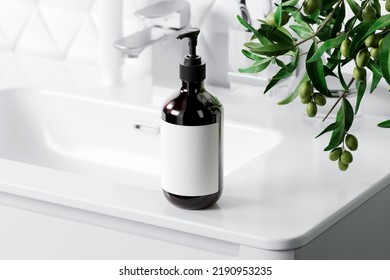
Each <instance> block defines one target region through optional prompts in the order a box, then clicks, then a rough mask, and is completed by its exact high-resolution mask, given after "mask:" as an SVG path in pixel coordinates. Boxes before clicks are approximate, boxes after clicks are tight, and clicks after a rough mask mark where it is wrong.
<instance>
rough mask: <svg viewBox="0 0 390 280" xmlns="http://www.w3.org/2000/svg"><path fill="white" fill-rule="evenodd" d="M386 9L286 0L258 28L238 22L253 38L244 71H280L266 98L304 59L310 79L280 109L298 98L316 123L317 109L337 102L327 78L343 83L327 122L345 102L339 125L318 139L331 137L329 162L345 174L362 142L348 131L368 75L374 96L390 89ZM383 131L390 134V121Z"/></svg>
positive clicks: (369, 3) (338, 0)
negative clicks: (353, 94) (383, 87)
mask: <svg viewBox="0 0 390 280" xmlns="http://www.w3.org/2000/svg"><path fill="white" fill-rule="evenodd" d="M381 5H383V4H381V3H380V2H379V0H363V1H360V3H358V2H356V1H354V0H329V1H321V0H304V1H299V0H282V1H281V2H280V3H279V4H275V6H276V8H275V11H274V12H272V13H270V14H269V15H267V17H266V19H265V21H264V20H259V21H260V22H261V25H260V27H259V28H254V27H253V26H252V25H250V24H248V23H247V22H246V21H244V20H243V19H242V18H241V17H240V16H238V20H239V22H240V23H241V24H242V25H243V26H244V27H245V28H246V29H248V30H249V31H250V32H252V34H253V36H252V40H251V41H250V42H247V43H245V44H244V46H245V47H246V49H243V50H242V53H243V55H245V56H246V57H247V58H249V59H251V60H253V64H252V65H251V66H249V67H247V68H243V69H239V71H240V72H242V73H256V72H261V71H263V70H265V69H267V67H268V66H269V65H270V64H271V63H272V64H276V65H278V66H279V67H280V69H279V71H278V72H277V73H276V74H275V75H274V76H273V77H272V78H271V80H270V82H269V83H268V85H267V87H266V88H265V91H264V93H266V92H268V91H269V90H270V89H271V88H272V87H274V86H275V85H276V84H278V83H279V82H280V81H281V80H283V79H286V78H288V77H290V76H291V75H292V74H293V73H294V72H295V71H296V70H297V66H298V64H299V61H300V59H305V66H306V73H305V75H304V76H303V78H302V79H301V81H300V82H299V83H298V85H297V87H296V88H295V90H294V91H293V92H292V93H291V94H290V95H289V96H288V97H286V98H285V99H283V100H281V101H279V102H278V104H280V105H285V104H289V103H291V102H292V101H294V100H295V99H296V98H297V97H298V96H299V97H300V100H301V102H302V103H303V104H305V106H306V113H307V115H308V116H309V117H314V116H316V115H317V110H318V106H324V105H325V104H326V102H327V100H328V98H330V97H334V96H333V94H332V92H331V91H330V90H329V88H328V85H327V82H326V77H327V76H334V77H336V78H337V79H338V80H339V81H340V87H341V88H342V89H343V91H342V93H341V94H340V96H338V98H337V100H336V101H335V103H334V104H333V106H332V107H331V109H330V110H329V112H328V113H327V115H326V116H325V118H324V121H325V120H326V119H327V118H328V116H329V114H330V113H331V112H332V111H333V110H334V109H335V108H336V106H337V105H338V104H339V103H340V102H341V105H340V107H339V109H338V111H337V114H336V120H335V122H333V123H331V124H330V125H328V126H327V127H326V128H325V129H324V130H323V131H322V132H321V133H320V134H318V135H317V136H316V138H317V137H320V136H322V135H324V134H325V133H328V132H331V135H330V139H329V144H328V145H327V146H326V147H325V149H324V150H325V151H330V154H329V158H330V159H331V160H332V161H337V162H338V167H339V169H340V170H342V171H345V170H347V169H348V167H349V165H350V164H351V163H352V161H353V156H352V153H351V151H356V150H357V148H358V139H357V137H356V136H355V135H352V134H351V133H349V131H350V129H351V127H352V125H353V122H354V117H355V115H356V114H357V113H358V111H359V107H360V104H361V102H362V99H363V97H364V95H365V92H366V88H367V70H369V71H371V72H372V79H371V86H370V89H369V91H370V93H373V92H375V89H376V87H377V86H378V83H379V82H380V80H381V79H382V78H383V79H384V80H385V81H386V82H387V84H389V85H390V52H389V49H390V14H389V13H386V14H384V15H382V13H381ZM384 7H385V9H386V11H387V12H389V11H390V0H386V1H385V3H384ZM347 9H349V10H351V11H352V16H351V17H350V18H346V12H347ZM285 26H286V27H285ZM306 42H308V43H309V42H311V46H310V48H309V50H308V51H307V53H302V50H300V48H301V46H302V45H303V44H304V43H306ZM304 54H306V56H304ZM282 56H290V57H291V62H290V63H287V64H285V63H284V62H283V61H282V59H281V58H282ZM351 62H354V63H355V65H356V67H355V68H354V70H353V75H352V78H351V79H350V80H349V81H348V82H346V81H345V78H344V75H343V70H342V68H343V67H344V66H345V65H347V64H348V63H351ZM352 85H355V86H356V90H357V98H356V103H355V104H354V107H353V106H352V105H351V103H350V101H349V100H348V98H347V94H348V93H349V92H350V89H351V86H352ZM378 126H379V127H385V128H390V119H389V120H386V121H383V122H381V123H379V124H378Z"/></svg>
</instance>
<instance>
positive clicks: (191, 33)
mask: <svg viewBox="0 0 390 280" xmlns="http://www.w3.org/2000/svg"><path fill="white" fill-rule="evenodd" d="M199 33H200V30H199V28H188V29H186V30H185V31H184V32H183V33H181V34H180V35H179V36H177V39H180V40H181V39H183V38H188V47H189V53H188V54H187V55H186V56H185V57H184V61H183V64H180V79H181V80H183V81H187V82H201V81H203V80H204V79H205V78H206V65H205V64H204V63H202V59H201V57H200V56H198V55H197V54H196V46H197V45H198V35H199Z"/></svg>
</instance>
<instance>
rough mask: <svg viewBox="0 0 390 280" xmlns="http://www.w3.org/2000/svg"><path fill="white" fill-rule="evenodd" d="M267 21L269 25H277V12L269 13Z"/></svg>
mask: <svg viewBox="0 0 390 280" xmlns="http://www.w3.org/2000/svg"><path fill="white" fill-rule="evenodd" d="M265 21H266V22H267V23H268V25H271V26H276V22H275V12H272V13H270V14H268V16H267V17H266V18H265Z"/></svg>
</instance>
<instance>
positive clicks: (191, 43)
mask: <svg viewBox="0 0 390 280" xmlns="http://www.w3.org/2000/svg"><path fill="white" fill-rule="evenodd" d="M199 33H200V30H199V29H198V28H189V29H187V30H186V32H184V33H182V34H180V35H179V36H177V39H180V40H181V39H183V38H188V47H189V56H191V57H196V46H197V45H198V35H199Z"/></svg>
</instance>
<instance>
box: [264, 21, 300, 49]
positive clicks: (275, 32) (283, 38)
mask: <svg viewBox="0 0 390 280" xmlns="http://www.w3.org/2000/svg"><path fill="white" fill-rule="evenodd" d="M282 30H283V31H282ZM285 30H286V29H284V28H282V27H281V28H280V29H278V28H276V27H273V26H269V25H265V24H262V25H261V27H260V29H259V30H258V33H259V34H261V35H262V36H264V37H267V38H268V39H269V40H271V41H273V42H276V43H283V44H289V45H294V40H293V39H292V38H291V36H289V35H288V34H286V33H285V32H284V31H285Z"/></svg>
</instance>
